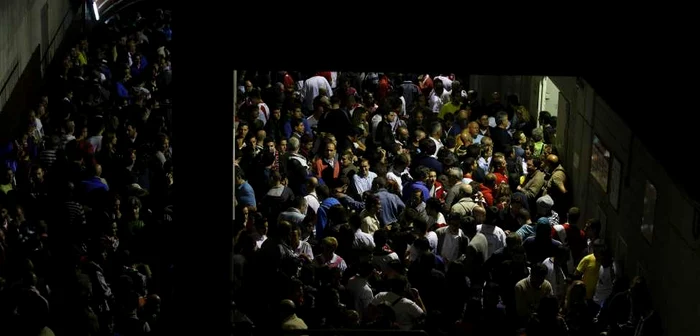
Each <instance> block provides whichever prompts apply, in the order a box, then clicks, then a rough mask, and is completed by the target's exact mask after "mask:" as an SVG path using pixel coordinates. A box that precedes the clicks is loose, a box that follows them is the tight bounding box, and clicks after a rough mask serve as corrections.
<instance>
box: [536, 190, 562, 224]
mask: <svg viewBox="0 0 700 336" xmlns="http://www.w3.org/2000/svg"><path fill="white" fill-rule="evenodd" d="M536 204H537V219H538V220H539V218H547V219H548V220H549V225H550V226H554V225H557V224H559V214H558V213H556V212H555V211H554V210H552V207H554V200H553V199H552V197H551V196H549V195H544V196H542V197H540V198H538V199H537V202H536Z"/></svg>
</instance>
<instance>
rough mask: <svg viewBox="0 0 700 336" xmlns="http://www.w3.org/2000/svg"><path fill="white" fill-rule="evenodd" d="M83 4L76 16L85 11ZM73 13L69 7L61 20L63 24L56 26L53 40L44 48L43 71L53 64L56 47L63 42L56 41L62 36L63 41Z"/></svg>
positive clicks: (42, 56)
mask: <svg viewBox="0 0 700 336" xmlns="http://www.w3.org/2000/svg"><path fill="white" fill-rule="evenodd" d="M83 10H84V9H83V6H80V10H79V11H78V13H77V14H76V16H75V17H80V15H81V12H82V11H83ZM72 13H73V10H72V8H71V9H69V10H68V11H67V12H66V15H64V16H63V19H62V20H61V24H59V25H58V28H56V33H54V35H53V37H52V38H51V41H50V42H49V44H48V45H47V46H46V48H44V46H42V48H44V50H42V54H41V64H42V67H41V71H42V73H45V72H46V69H48V67H49V65H50V64H51V60H52V59H53V56H54V53H55V52H56V49H58V47H59V46H60V44H61V42H59V43H55V42H56V39H57V38H58V37H59V36H60V37H61V39H60V41H63V37H65V35H66V32H67V31H68V27H69V26H70V23H71V22H73V17H70V18H69V16H70V15H71V14H72Z"/></svg>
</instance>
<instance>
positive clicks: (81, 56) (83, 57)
mask: <svg viewBox="0 0 700 336" xmlns="http://www.w3.org/2000/svg"><path fill="white" fill-rule="evenodd" d="M78 63H80V65H86V64H87V55H85V53H84V52H82V51H78Z"/></svg>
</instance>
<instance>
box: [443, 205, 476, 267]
mask: <svg viewBox="0 0 700 336" xmlns="http://www.w3.org/2000/svg"><path fill="white" fill-rule="evenodd" d="M461 219H462V217H461V216H460V215H458V214H451V215H450V219H449V220H448V221H447V226H446V227H442V228H439V229H437V230H436V231H435V233H436V234H437V236H438V248H437V249H438V255H440V256H441V257H442V258H443V259H445V262H446V263H449V262H451V261H456V260H458V259H459V257H460V256H461V254H462V253H461V249H460V247H461V245H462V244H464V245H466V244H469V237H467V235H465V234H464V232H462V229H460V228H459V226H460V225H461Z"/></svg>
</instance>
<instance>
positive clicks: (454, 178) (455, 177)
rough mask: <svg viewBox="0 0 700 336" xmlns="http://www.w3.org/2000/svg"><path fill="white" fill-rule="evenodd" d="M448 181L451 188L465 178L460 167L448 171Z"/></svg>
mask: <svg viewBox="0 0 700 336" xmlns="http://www.w3.org/2000/svg"><path fill="white" fill-rule="evenodd" d="M446 175H447V181H448V183H449V185H450V186H453V185H455V184H457V183H458V182H460V181H461V180H462V178H463V176H464V174H462V169H461V168H458V167H451V168H449V169H448V170H447V174H446Z"/></svg>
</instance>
